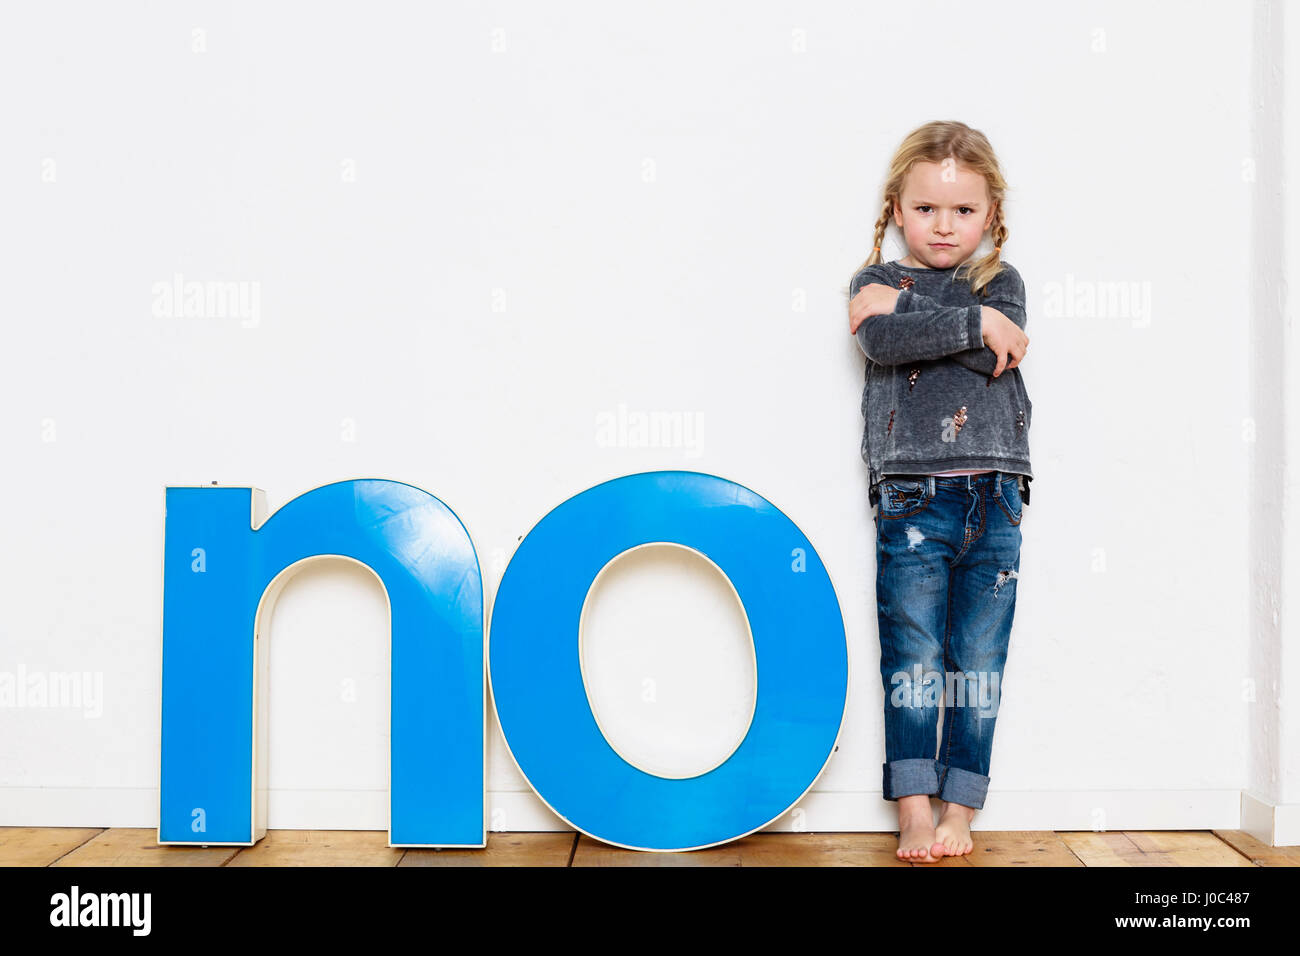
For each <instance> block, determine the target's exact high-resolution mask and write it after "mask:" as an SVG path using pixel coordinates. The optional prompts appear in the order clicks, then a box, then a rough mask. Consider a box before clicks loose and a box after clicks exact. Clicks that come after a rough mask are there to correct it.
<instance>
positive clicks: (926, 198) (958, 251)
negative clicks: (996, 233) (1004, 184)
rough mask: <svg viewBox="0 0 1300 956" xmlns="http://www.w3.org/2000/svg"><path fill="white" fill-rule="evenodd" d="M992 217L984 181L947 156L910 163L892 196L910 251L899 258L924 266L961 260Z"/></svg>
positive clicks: (976, 243)
mask: <svg viewBox="0 0 1300 956" xmlns="http://www.w3.org/2000/svg"><path fill="white" fill-rule="evenodd" d="M992 222H993V206H992V204H991V203H990V202H989V193H988V184H987V183H985V181H984V177H983V176H981V175H979V174H978V173H974V172H971V171H970V170H969V169H967V168H965V167H964V166H959V165H958V164H957V161H956V160H954V159H953V158H951V157H949V158H948V159H945V160H944V161H943V162H942V163H928V162H918V163H913V164H912V168H911V169H910V170H908V173H907V178H906V179H905V180H904V182H903V196H902V200H901V202H900V201H899V200H895V201H894V223H895V224H896V225H897V226H898V227H899V228H900V229H902V230H903V238H904V239H905V240H906V241H907V248H908V251H909V252H910V253H911V254H910V255H909V256H907V257H906V258H904V259H900V260H899V261H900V262H901V263H902V264H903V265H906V266H919V267H921V268H924V269H947V268H949V267H950V266H955V265H960V264H961V263H963V262H965V261H966V260H967V259H969V258H970V256H971V254H972V253H974V252H975V249H976V248H977V247H978V246H979V244H980V239H982V238H983V237H984V231H985V230H986V229H988V227H989V225H990V224H991V223H992Z"/></svg>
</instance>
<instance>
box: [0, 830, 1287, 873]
mask: <svg viewBox="0 0 1300 956" xmlns="http://www.w3.org/2000/svg"><path fill="white" fill-rule="evenodd" d="M974 837H975V849H974V850H973V851H972V852H971V853H970V855H968V856H962V857H948V858H945V859H943V860H941V861H940V862H938V863H904V862H903V861H901V860H899V859H898V857H896V856H895V855H894V850H895V849H896V848H897V847H898V837H897V835H896V834H892V833H788V832H777V833H754V834H750V835H749V836H747V837H744V838H743V839H740V840H735V841H733V842H731V843H726V844H723V845H722V846H718V847H713V848H711V849H707V850H694V851H692V852H689V853H646V852H638V851H636V850H622V849H619V848H617V847H612V846H609V845H607V844H604V843H601V842H600V841H598V840H593V839H591V838H590V837H588V836H586V835H585V834H580V833H572V832H569V833H489V834H488V845H487V848H486V849H483V850H407V849H394V848H392V847H389V846H388V834H387V833H386V832H384V831H382V830H271V831H269V832H268V833H267V835H266V837H265V838H263V839H262V840H261V841H260V842H259V843H258V844H257V845H256V846H251V847H219V846H214V847H208V848H206V849H205V848H203V847H188V846H186V847H180V846H158V844H157V842H156V840H157V831H155V830H152V829H145V830H134V829H109V830H105V829H98V828H86V829H77V828H62V827H0V866H931V867H934V866H1300V847H1270V846H1266V845H1264V844H1263V843H1260V842H1259V841H1258V840H1256V839H1255V838H1254V837H1252V836H1250V835H1248V834H1246V833H1244V832H1242V831H1240V830H1184V831H1173V830H1155V831H1114V832H1105V833H1095V832H1089V831H1082V832H1069V833H1054V832H1052V831H1050V830H1045V831H1038V832H1033V831H1030V832H1007V833H1002V832H995V831H982V830H981V831H976V832H975V834H974Z"/></svg>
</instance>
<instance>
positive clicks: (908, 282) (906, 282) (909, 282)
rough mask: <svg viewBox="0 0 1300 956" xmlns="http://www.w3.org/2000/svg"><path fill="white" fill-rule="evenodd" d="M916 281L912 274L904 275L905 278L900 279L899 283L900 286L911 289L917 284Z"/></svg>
mask: <svg viewBox="0 0 1300 956" xmlns="http://www.w3.org/2000/svg"><path fill="white" fill-rule="evenodd" d="M915 282H916V280H915V279H913V278H912V277H911V276H903V278H901V279H899V280H898V285H899V287H900V288H903V289H910V288H912V286H913V285H914V284H915Z"/></svg>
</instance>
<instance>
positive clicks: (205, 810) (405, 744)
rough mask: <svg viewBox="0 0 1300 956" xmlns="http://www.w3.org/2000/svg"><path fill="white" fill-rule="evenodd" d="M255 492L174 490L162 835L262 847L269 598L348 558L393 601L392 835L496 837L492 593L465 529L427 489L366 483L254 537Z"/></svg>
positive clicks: (305, 498)
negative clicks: (491, 787) (259, 778)
mask: <svg viewBox="0 0 1300 956" xmlns="http://www.w3.org/2000/svg"><path fill="white" fill-rule="evenodd" d="M252 494H253V490H252V489H250V488H219V487H193V488H183V487H170V488H168V489H167V522H166V540H165V545H164V572H163V576H164V585H163V681H162V754H161V757H162V770H161V780H160V798H159V799H160V812H159V836H158V838H159V842H162V843H171V842H178V843H210V844H221V843H250V842H253V829H254V820H253V706H254V701H253V669H254V661H255V633H254V628H255V624H256V616H257V611H258V604H259V602H260V601H261V599H262V595H263V592H264V591H265V590H266V588H267V585H268V584H270V583H271V581H272V580H273V579H274V578H275V577H276V576H277V575H278V574H279V573H280V572H281V571H282V570H284V569H285V568H288V567H289V566H291V565H293V564H295V563H296V562H299V561H303V560H305V559H308V558H312V557H314V556H319V555H343V556H346V557H350V558H353V559H355V560H357V561H359V562H361V563H362V564H365V565H366V566H368V567H369V568H370V569H371V570H373V571H374V572H375V574H376V575H377V576H378V577H379V579H380V581H381V582H382V584H383V586H384V589H385V591H386V593H387V597H388V601H389V610H390V620H391V624H392V643H391V648H392V654H391V661H392V670H391V677H392V684H391V696H392V712H391V735H392V741H391V743H392V753H391V793H390V799H391V803H390V811H391V812H390V824H389V842H390V844H392V845H394V846H406V845H429V846H475V847H477V846H482V845H483V844H484V842H485V840H484V837H485V825H484V811H483V802H484V793H483V785H484V764H483V752H484V743H485V701H484V696H483V690H484V665H485V661H484V645H483V586H482V578H481V575H480V570H479V565H478V558H477V556H476V554H475V552H474V546H473V543H472V542H471V540H470V537H469V534H468V532H467V531H466V530H465V527H464V526H463V525H462V524H461V522H460V520H459V519H458V518H457V517H456V515H455V514H454V513H453V512H452V511H451V510H450V509H449V508H448V507H447V506H446V505H445V504H443V503H442V502H441V501H439V500H438V499H437V498H435V497H433V496H432V495H430V494H429V493H428V492H425V491H422V490H420V489H419V488H415V487H413V486H411V485H407V484H403V483H401V482H396V481H386V480H381V479H359V480H354V481H340V482H336V483H334V484H330V485H325V486H323V487H320V488H316V489H314V490H312V491H310V492H308V493H306V494H304V495H301V496H299V497H298V498H295V499H294V500H293V501H291V502H289V503H288V504H286V505H285V506H284V507H283V508H281V509H280V510H278V511H277V512H276V513H275V514H274V515H272V516H271V517H270V518H269V519H268V520H267V521H266V523H265V524H264V525H263V527H261V528H259V529H258V530H256V531H254V530H253V529H252V527H251V519H250V516H251V512H252V508H251V503H252ZM265 785H266V784H265V781H263V782H262V783H261V786H262V787H265ZM196 811H197V812H196ZM200 825H201V826H202V827H203V829H201V830H200V829H198V827H199V826H200Z"/></svg>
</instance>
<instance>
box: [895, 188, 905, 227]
mask: <svg viewBox="0 0 1300 956" xmlns="http://www.w3.org/2000/svg"><path fill="white" fill-rule="evenodd" d="M894 225H895V226H897V227H898V228H899V229H902V228H903V206H902V204H901V203H900V202H899V201H898V197H897V196H895V197H894Z"/></svg>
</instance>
